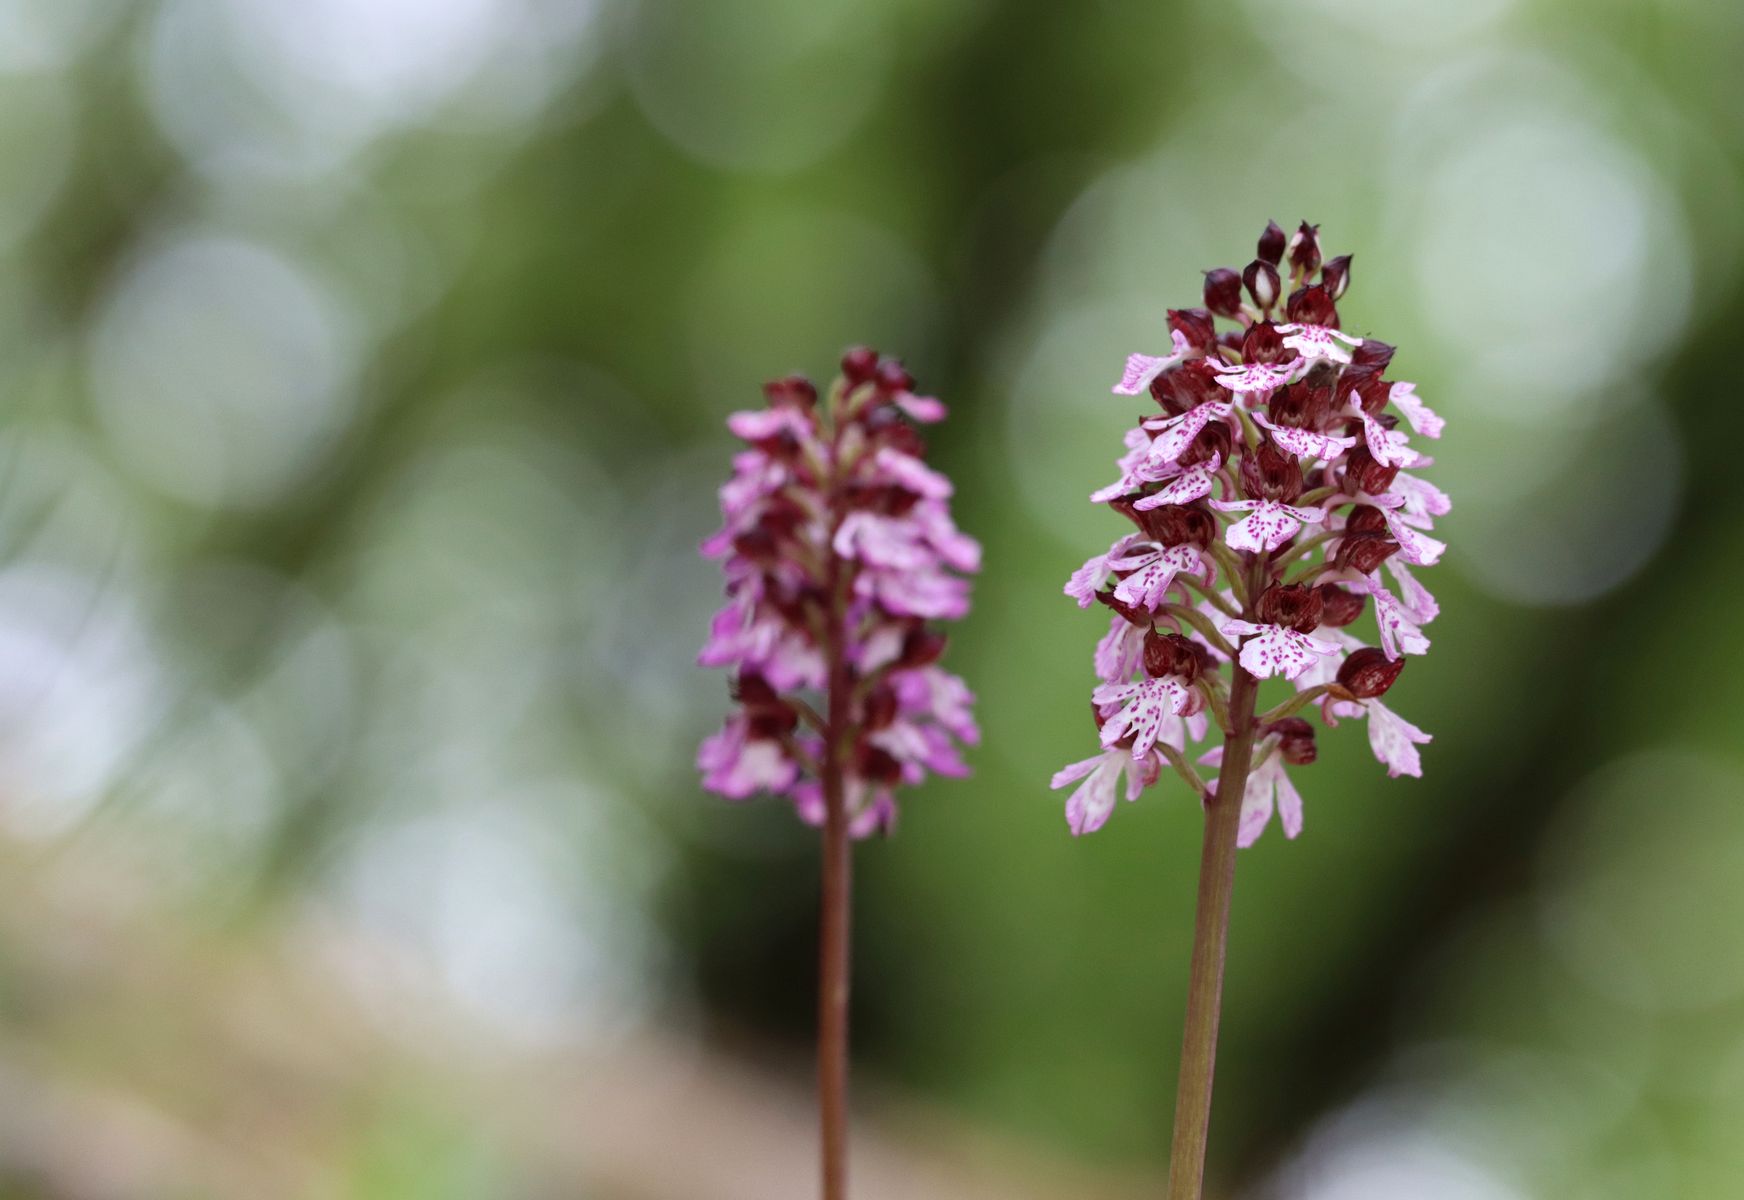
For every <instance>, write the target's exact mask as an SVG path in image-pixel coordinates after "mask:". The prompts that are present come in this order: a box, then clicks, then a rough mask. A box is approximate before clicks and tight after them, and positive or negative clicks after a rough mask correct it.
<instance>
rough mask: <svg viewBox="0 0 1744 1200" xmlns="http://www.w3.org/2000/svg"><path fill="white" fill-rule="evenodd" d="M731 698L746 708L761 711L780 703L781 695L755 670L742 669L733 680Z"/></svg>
mask: <svg viewBox="0 0 1744 1200" xmlns="http://www.w3.org/2000/svg"><path fill="white" fill-rule="evenodd" d="M733 699H735V700H737V701H738V702H739V703H740V704H743V705H744V706H745V707H746V708H747V709H751V710H758V711H761V710H763V709H767V708H772V707H774V706H776V705H779V704H781V702H782V701H781V695H780V693H778V692H777V691H776V690H775V689H774V688H773V687H771V686H770V684H769V681H768V680H767V679H765V678H763V676H761V675H759V674H758V673H757V672H755V671H750V670H744V671H740V672H739V677H738V678H737V679H735V680H734V681H733Z"/></svg>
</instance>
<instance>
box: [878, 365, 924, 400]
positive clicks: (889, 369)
mask: <svg viewBox="0 0 1744 1200" xmlns="http://www.w3.org/2000/svg"><path fill="white" fill-rule="evenodd" d="M873 380H874V381H875V382H876V383H877V384H878V387H879V389H880V390H881V391H885V392H890V393H893V394H894V393H896V392H906V391H908V390H909V389H910V388H912V387H913V386H914V376H913V375H910V374H909V373H908V372H907V371H906V370H904V369H903V366H902V364H901V363H900V362H898V361H897V360H896V359H894V358H886V359H881V360H880V361H879V363H878V369H877V371H876V372H875V373H874V375H873Z"/></svg>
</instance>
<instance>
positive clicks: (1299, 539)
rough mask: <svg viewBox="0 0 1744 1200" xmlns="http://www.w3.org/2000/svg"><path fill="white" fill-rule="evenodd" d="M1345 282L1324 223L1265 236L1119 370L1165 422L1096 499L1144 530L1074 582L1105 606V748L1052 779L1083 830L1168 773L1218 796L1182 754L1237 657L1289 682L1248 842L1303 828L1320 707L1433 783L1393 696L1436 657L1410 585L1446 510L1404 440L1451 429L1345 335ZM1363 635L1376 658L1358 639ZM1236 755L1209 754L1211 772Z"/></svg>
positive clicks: (1224, 688) (1252, 801) (1227, 683)
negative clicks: (1328, 248) (1274, 819)
mask: <svg viewBox="0 0 1744 1200" xmlns="http://www.w3.org/2000/svg"><path fill="white" fill-rule="evenodd" d="M1286 277H1287V279H1288V285H1287V286H1286V282H1285V281H1286ZM1349 285H1350V256H1349V255H1344V256H1341V257H1338V258H1334V259H1331V260H1329V261H1325V262H1323V261H1322V260H1321V253H1320V239H1319V229H1318V227H1317V226H1312V225H1308V224H1306V223H1304V224H1303V225H1302V226H1301V228H1299V229H1298V230H1297V231H1296V232H1295V234H1294V235H1293V236H1286V235H1285V233H1284V231H1283V230H1282V229H1280V228H1279V227H1278V226H1277V225H1276V224H1268V225H1267V227H1266V231H1265V233H1264V234H1263V235H1261V237H1260V240H1259V247H1258V256H1257V257H1256V258H1255V259H1254V261H1253V262H1251V263H1249V264H1248V265H1247V267H1246V268H1245V269H1244V270H1242V271H1239V272H1238V271H1235V270H1233V269H1229V268H1220V269H1218V270H1214V271H1208V272H1206V274H1205V290H1204V307H1202V308H1188V309H1172V310H1170V312H1169V329H1170V341H1171V345H1170V348H1169V352H1168V353H1167V354H1165V355H1162V356H1152V355H1146V354H1134V355H1132V356H1131V357H1129V358H1128V359H1127V361H1126V369H1125V371H1124V373H1123V374H1122V376H1121V379H1120V382H1118V383H1117V384H1115V385H1114V389H1113V390H1114V392H1115V394H1116V395H1121V396H1144V395H1148V396H1149V397H1150V399H1151V400H1153V401H1154V402H1155V403H1156V405H1157V407H1158V409H1159V410H1160V411H1158V412H1154V413H1151V414H1149V415H1146V416H1144V417H1142V418H1141V419H1140V420H1139V423H1138V425H1137V426H1136V427H1134V428H1133V429H1131V430H1129V431H1128V432H1127V434H1126V454H1125V455H1123V456H1122V457H1121V458H1120V460H1119V463H1118V467H1119V470H1120V477H1119V478H1118V479H1117V480H1116V481H1115V482H1113V483H1111V484H1110V485H1108V486H1107V487H1105V488H1102V489H1101V490H1100V491H1097V492H1095V493H1094V494H1093V495H1092V496H1091V499H1092V500H1093V501H1095V502H1097V503H1102V504H1107V505H1108V506H1109V507H1110V508H1113V509H1114V510H1115V511H1116V512H1118V513H1120V514H1121V515H1122V516H1123V517H1125V518H1127V520H1129V521H1130V522H1131V524H1132V526H1133V531H1132V532H1130V533H1128V534H1126V535H1125V536H1123V537H1121V538H1119V539H1117V540H1116V541H1115V542H1114V544H1113V545H1111V546H1110V547H1109V548H1108V549H1107V550H1106V551H1105V552H1103V553H1101V554H1098V555H1096V556H1094V557H1092V558H1091V559H1090V560H1089V561H1088V562H1086V563H1085V564H1084V565H1083V566H1082V567H1080V568H1079V569H1078V570H1077V571H1076V572H1075V573H1074V574H1073V575H1072V578H1071V580H1070V582H1068V583H1067V584H1066V589H1065V591H1066V594H1067V595H1068V596H1071V597H1073V598H1074V599H1076V600H1077V601H1078V604H1079V606H1080V607H1082V608H1088V607H1089V606H1090V605H1091V604H1092V603H1099V604H1102V605H1103V606H1105V607H1106V608H1107V609H1109V610H1110V617H1109V625H1108V633H1107V635H1106V636H1105V637H1103V639H1102V641H1101V643H1100V644H1099V645H1098V646H1097V647H1096V655H1095V668H1096V674H1097V677H1098V678H1099V679H1100V680H1101V683H1100V685H1099V686H1098V687H1097V688H1096V689H1095V691H1094V692H1093V693H1092V694H1091V702H1092V708H1093V713H1094V716H1095V719H1096V724H1097V727H1098V728H1099V729H1100V731H1101V743H1102V752H1101V753H1100V754H1098V755H1096V756H1095V757H1093V758H1088V759H1085V760H1084V761H1082V762H1079V763H1074V764H1073V765H1071V766H1068V767H1066V768H1065V769H1064V770H1062V771H1060V772H1059V773H1058V774H1057V775H1056V776H1055V777H1054V786H1055V787H1056V788H1059V787H1064V786H1066V785H1067V784H1070V783H1074V782H1078V781H1080V780H1081V781H1082V782H1081V783H1079V786H1078V788H1077V789H1076V790H1075V791H1074V792H1073V793H1072V795H1071V797H1070V799H1069V800H1068V801H1067V803H1066V816H1067V820H1068V822H1069V823H1070V825H1071V827H1072V831H1073V832H1074V833H1088V832H1090V831H1092V830H1095V829H1098V828H1100V827H1101V825H1102V824H1103V822H1105V821H1106V820H1107V819H1108V815H1109V813H1110V811H1111V810H1112V809H1113V807H1114V799H1115V795H1116V791H1117V788H1118V785H1119V782H1120V780H1121V778H1122V777H1123V776H1124V778H1125V794H1126V797H1127V799H1129V800H1132V799H1136V798H1137V796H1138V794H1139V793H1140V792H1141V791H1142V790H1143V789H1144V788H1146V787H1148V786H1149V785H1151V784H1152V783H1154V782H1156V780H1157V779H1158V778H1159V777H1160V776H1161V773H1162V767H1163V766H1164V765H1165V762H1166V763H1167V764H1168V765H1171V766H1173V767H1174V768H1175V769H1176V771H1177V772H1178V773H1180V774H1181V775H1182V776H1183V777H1184V778H1185V779H1187V780H1188V781H1189V783H1191V784H1192V785H1193V786H1195V787H1196V788H1197V789H1198V790H1200V792H1201V795H1202V796H1204V795H1208V794H1211V793H1212V790H1213V785H1211V784H1206V783H1204V782H1202V781H1201V780H1200V779H1199V777H1198V775H1197V773H1196V772H1195V771H1194V770H1193V768H1192V765H1191V763H1190V762H1189V761H1188V760H1189V758H1190V757H1193V756H1194V754H1193V747H1194V745H1195V743H1198V742H1201V741H1203V740H1204V739H1205V737H1206V735H1207V733H1208V731H1209V728H1210V724H1211V719H1212V718H1215V719H1216V720H1217V722H1218V724H1219V725H1220V726H1222V727H1223V728H1224V729H1225V731H1226V733H1227V731H1228V726H1229V713H1228V704H1229V700H1230V696H1231V678H1232V676H1233V673H1234V672H1235V671H1236V670H1237V669H1238V668H1237V665H1236V664H1238V663H1239V669H1240V670H1242V671H1245V672H1247V673H1249V674H1251V675H1252V676H1254V677H1256V678H1259V679H1265V678H1269V677H1273V676H1277V677H1281V678H1282V679H1284V680H1288V681H1289V682H1290V683H1291V684H1293V685H1294V687H1295V689H1296V696H1295V698H1294V700H1292V701H1287V702H1285V703H1283V704H1281V705H1279V706H1277V707H1276V708H1274V709H1272V710H1271V711H1270V712H1268V713H1266V714H1265V717H1264V718H1263V719H1262V720H1263V723H1262V724H1261V725H1260V727H1259V728H1258V730H1257V731H1256V739H1257V740H1256V742H1255V748H1254V754H1253V759H1252V768H1251V770H1250V772H1249V775H1248V779H1247V783H1246V787H1245V790H1244V793H1243V798H1242V814H1241V827H1240V837H1239V842H1240V844H1241V845H1243V846H1247V845H1250V844H1252V842H1253V841H1254V840H1255V839H1256V838H1257V837H1259V835H1260V833H1261V831H1262V830H1263V829H1264V828H1265V826H1266V824H1267V823H1268V822H1269V821H1270V819H1271V814H1272V812H1273V810H1274V808H1275V809H1276V810H1277V811H1278V814H1279V817H1280V820H1281V823H1282V825H1283V827H1284V832H1285V834H1286V835H1287V836H1289V837H1295V836H1296V834H1297V833H1298V832H1299V831H1300V829H1301V826H1302V800H1301V796H1300V795H1299V794H1298V793H1297V791H1296V788H1295V786H1294V784H1293V783H1292V782H1291V781H1290V778H1289V775H1288V768H1291V767H1298V766H1306V765H1308V764H1310V763H1312V762H1313V761H1314V759H1315V755H1316V749H1315V740H1314V736H1315V735H1314V726H1313V725H1312V724H1311V723H1309V722H1308V721H1307V720H1305V719H1303V718H1302V717H1299V716H1296V715H1294V714H1295V713H1296V712H1297V711H1300V710H1302V709H1304V708H1306V707H1307V706H1308V705H1309V704H1313V703H1316V702H1317V703H1318V706H1319V709H1320V713H1321V716H1322V719H1323V720H1324V722H1325V723H1326V724H1327V725H1328V726H1329V727H1330V726H1332V725H1335V724H1337V722H1338V721H1339V720H1340V719H1344V718H1353V717H1360V718H1363V719H1366V720H1367V722H1368V731H1369V744H1370V746H1371V747H1372V748H1373V750H1374V753H1375V756H1376V758H1377V759H1379V760H1380V762H1381V763H1382V764H1383V765H1385V767H1386V768H1387V773H1388V774H1389V775H1394V776H1397V775H1421V774H1422V766H1421V762H1420V759H1419V755H1418V751H1417V747H1418V746H1419V745H1421V744H1423V743H1426V742H1428V741H1429V740H1430V738H1429V735H1428V734H1426V733H1424V732H1423V731H1422V730H1421V729H1418V728H1417V727H1416V726H1415V725H1413V724H1411V723H1410V722H1409V721H1407V720H1405V719H1404V718H1403V717H1400V716H1399V715H1398V714H1396V713H1395V712H1393V711H1392V710H1391V709H1390V708H1388V707H1387V706H1386V705H1384V704H1383V703H1381V697H1382V696H1383V695H1385V694H1386V692H1387V691H1388V689H1389V688H1391V687H1392V686H1393V684H1394V683H1395V682H1396V681H1397V680H1398V678H1399V675H1400V673H1401V672H1402V671H1403V669H1404V666H1405V656H1406V655H1413V654H1423V653H1425V652H1426V651H1427V650H1428V649H1429V639H1428V638H1427V637H1425V636H1424V635H1423V631H1422V627H1423V626H1424V625H1426V624H1428V623H1429V622H1430V621H1431V620H1433V619H1434V618H1435V616H1436V614H1437V611H1438V610H1437V606H1436V603H1435V599H1434V598H1433V597H1432V596H1431V595H1430V594H1429V592H1428V591H1427V590H1425V589H1424V587H1423V585H1422V584H1421V583H1419V582H1418V580H1417V577H1416V575H1415V574H1414V573H1413V572H1414V569H1415V568H1418V567H1427V566H1430V565H1433V564H1434V563H1435V562H1436V561H1438V560H1439V559H1440V557H1441V554H1442V551H1443V550H1444V549H1445V546H1444V543H1442V542H1440V541H1438V540H1436V539H1435V538H1434V537H1432V536H1431V535H1430V532H1429V531H1430V530H1431V529H1432V528H1433V525H1434V521H1435V518H1436V517H1438V516H1441V515H1442V514H1444V513H1446V512H1447V511H1448V509H1449V507H1450V502H1449V500H1448V498H1447V496H1446V494H1445V493H1443V492H1442V491H1441V490H1440V489H1438V488H1437V487H1435V486H1434V485H1433V484H1431V483H1429V482H1427V481H1426V480H1424V479H1423V478H1421V477H1420V476H1419V475H1417V474H1416V472H1417V471H1419V470H1420V469H1422V468H1424V467H1427V466H1429V465H1431V461H1432V460H1431V459H1430V458H1428V457H1427V456H1426V455H1424V454H1423V453H1422V452H1421V451H1420V450H1418V449H1416V448H1415V447H1413V446H1412V445H1411V440H1412V437H1413V436H1416V437H1419V438H1427V439H1433V438H1438V437H1440V436H1441V431H1442V424H1443V422H1442V420H1441V418H1440V417H1438V416H1437V415H1436V414H1435V413H1434V412H1432V411H1431V410H1430V409H1429V407H1428V406H1427V405H1425V404H1424V403H1423V401H1422V400H1420V399H1418V397H1417V394H1416V390H1415V388H1414V386H1413V385H1412V384H1410V383H1403V382H1393V381H1391V380H1389V379H1387V378H1386V373H1387V368H1388V366H1389V364H1390V363H1391V361H1392V358H1393V347H1392V346H1389V345H1387V344H1386V343H1385V342H1381V341H1377V340H1375V339H1373V338H1360V337H1355V336H1353V335H1351V334H1349V333H1347V332H1345V331H1344V330H1343V329H1342V328H1341V326H1340V322H1339V315H1338V307H1337V304H1338V301H1339V300H1340V299H1341V298H1342V297H1343V296H1344V294H1345V291H1346V289H1347V288H1348V287H1349ZM1371 624H1372V628H1373V634H1372V639H1373V640H1374V641H1376V642H1378V645H1370V644H1366V643H1365V642H1364V641H1363V640H1361V638H1360V637H1359V635H1358V633H1357V630H1358V629H1360V628H1366V627H1368V626H1369V625H1371ZM1208 714H1209V715H1208ZM1222 752H1223V747H1222V746H1217V747H1213V748H1212V749H1210V750H1209V751H1208V752H1206V753H1204V754H1202V755H1198V756H1197V757H1198V760H1199V761H1200V762H1201V763H1203V764H1206V765H1210V766H1217V765H1219V764H1220V763H1221V760H1222Z"/></svg>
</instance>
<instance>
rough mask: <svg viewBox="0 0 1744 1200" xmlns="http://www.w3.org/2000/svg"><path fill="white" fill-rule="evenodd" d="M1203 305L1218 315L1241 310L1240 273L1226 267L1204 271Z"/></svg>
mask: <svg viewBox="0 0 1744 1200" xmlns="http://www.w3.org/2000/svg"><path fill="white" fill-rule="evenodd" d="M1205 307H1206V308H1208V309H1210V310H1211V311H1212V312H1214V313H1216V314H1217V315H1218V316H1220V317H1233V316H1235V315H1236V314H1237V313H1239V312H1241V275H1240V274H1238V273H1237V272H1235V271H1233V270H1231V269H1230V268H1228V267H1218V268H1217V269H1216V270H1213V271H1207V272H1205Z"/></svg>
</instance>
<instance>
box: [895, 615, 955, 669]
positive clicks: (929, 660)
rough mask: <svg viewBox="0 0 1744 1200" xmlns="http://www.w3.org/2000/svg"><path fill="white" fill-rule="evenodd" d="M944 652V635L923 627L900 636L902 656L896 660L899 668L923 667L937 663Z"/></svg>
mask: <svg viewBox="0 0 1744 1200" xmlns="http://www.w3.org/2000/svg"><path fill="white" fill-rule="evenodd" d="M944 652H945V635H944V634H942V633H939V632H938V631H937V630H934V629H928V628H926V627H925V626H924V625H923V626H917V627H915V628H914V629H911V630H909V631H908V632H907V633H905V634H903V636H902V654H901V656H900V657H898V658H897V660H896V665H897V666H899V667H925V666H930V665H932V664H933V663H936V662H938V661H939V656H940V655H942V654H943V653H944Z"/></svg>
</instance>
